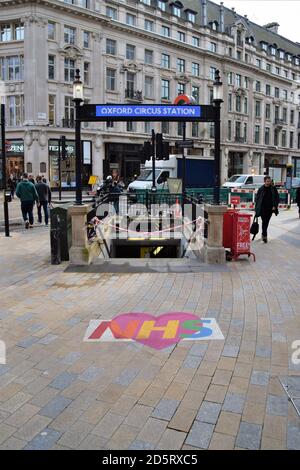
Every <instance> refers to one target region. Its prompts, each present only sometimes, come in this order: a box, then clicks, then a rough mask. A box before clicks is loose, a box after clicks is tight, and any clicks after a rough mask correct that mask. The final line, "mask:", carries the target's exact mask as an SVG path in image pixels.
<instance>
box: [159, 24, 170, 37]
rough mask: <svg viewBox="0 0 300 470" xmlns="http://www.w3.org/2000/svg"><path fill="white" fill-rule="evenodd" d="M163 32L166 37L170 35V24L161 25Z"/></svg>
mask: <svg viewBox="0 0 300 470" xmlns="http://www.w3.org/2000/svg"><path fill="white" fill-rule="evenodd" d="M161 34H162V36H165V37H166V38H169V37H170V28H169V27H168V26H162V27H161Z"/></svg>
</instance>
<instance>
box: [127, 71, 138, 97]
mask: <svg viewBox="0 0 300 470" xmlns="http://www.w3.org/2000/svg"><path fill="white" fill-rule="evenodd" d="M135 89H136V88H135V74H134V73H132V72H127V75H126V90H127V91H126V96H127V97H128V98H133V97H134V93H135Z"/></svg>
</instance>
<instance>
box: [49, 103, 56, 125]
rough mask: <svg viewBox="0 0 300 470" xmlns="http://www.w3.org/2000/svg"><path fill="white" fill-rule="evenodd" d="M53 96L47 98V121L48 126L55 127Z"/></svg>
mask: <svg viewBox="0 0 300 470" xmlns="http://www.w3.org/2000/svg"><path fill="white" fill-rule="evenodd" d="M55 98H56V97H55V95H49V96H48V120H49V124H50V126H54V125H55V121H56V120H55Z"/></svg>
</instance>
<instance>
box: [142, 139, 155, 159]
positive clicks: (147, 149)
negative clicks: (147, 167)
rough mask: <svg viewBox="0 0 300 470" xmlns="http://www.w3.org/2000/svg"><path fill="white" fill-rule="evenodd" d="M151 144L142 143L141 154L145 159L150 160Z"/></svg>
mask: <svg viewBox="0 0 300 470" xmlns="http://www.w3.org/2000/svg"><path fill="white" fill-rule="evenodd" d="M152 153H153V152H152V145H151V142H144V145H143V147H142V155H143V157H144V158H145V160H150V158H151V157H152Z"/></svg>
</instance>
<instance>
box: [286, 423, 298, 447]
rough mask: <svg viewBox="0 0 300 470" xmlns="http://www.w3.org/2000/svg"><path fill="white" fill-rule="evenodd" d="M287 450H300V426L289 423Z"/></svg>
mask: <svg viewBox="0 0 300 470" xmlns="http://www.w3.org/2000/svg"><path fill="white" fill-rule="evenodd" d="M287 448H288V449H289V450H300V424H299V422H298V423H297V424H293V423H289V424H288V428H287Z"/></svg>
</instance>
